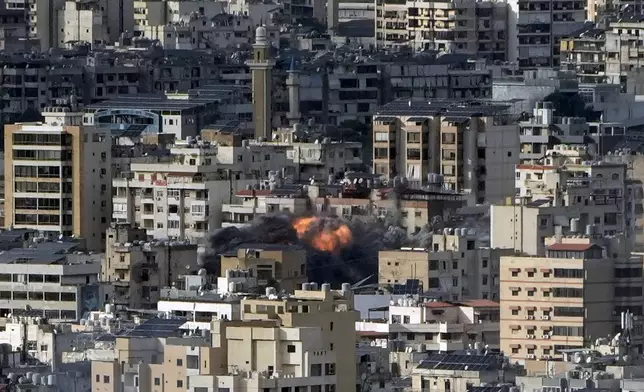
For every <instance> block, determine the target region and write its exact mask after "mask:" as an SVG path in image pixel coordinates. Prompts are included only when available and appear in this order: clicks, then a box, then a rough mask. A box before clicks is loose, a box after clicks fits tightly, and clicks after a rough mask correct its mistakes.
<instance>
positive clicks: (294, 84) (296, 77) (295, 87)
mask: <svg viewBox="0 0 644 392" xmlns="http://www.w3.org/2000/svg"><path fill="white" fill-rule="evenodd" d="M286 87H288V114H287V116H286V117H287V118H288V123H289V125H291V126H293V125H294V124H299V122H300V119H301V118H302V115H301V114H300V72H299V71H298V70H297V69H295V58H294V57H293V58H291V68H290V69H289V70H288V78H286Z"/></svg>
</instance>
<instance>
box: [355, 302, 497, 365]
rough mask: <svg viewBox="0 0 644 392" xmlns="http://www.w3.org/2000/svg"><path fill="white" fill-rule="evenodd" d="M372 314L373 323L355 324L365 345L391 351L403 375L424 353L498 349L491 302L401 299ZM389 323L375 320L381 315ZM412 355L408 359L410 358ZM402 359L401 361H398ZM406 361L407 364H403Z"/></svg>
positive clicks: (359, 322)
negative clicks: (479, 346)
mask: <svg viewBox="0 0 644 392" xmlns="http://www.w3.org/2000/svg"><path fill="white" fill-rule="evenodd" d="M392 302H393V304H391V305H390V306H388V307H385V308H384V309H376V310H374V311H373V319H375V320H369V319H367V320H363V321H358V322H356V331H358V335H359V336H360V338H361V340H362V341H371V342H372V344H373V345H376V346H382V347H389V348H390V349H391V351H392V355H391V357H390V358H391V362H392V364H393V363H396V364H397V365H398V366H400V368H399V372H400V374H401V375H404V374H408V373H409V372H411V370H412V368H413V365H412V364H413V363H414V362H416V360H415V358H416V356H414V355H411V352H417V353H420V355H422V354H423V353H425V352H442V353H445V352H453V351H461V350H465V349H467V348H468V346H469V345H473V344H475V343H476V342H479V343H480V344H483V345H486V346H488V347H489V348H498V347H499V304H498V302H494V301H490V300H473V301H466V302H461V303H458V302H441V301H435V300H434V301H427V300H425V301H418V300H417V299H414V298H401V299H398V300H397V301H396V302H394V301H392ZM378 311H381V313H385V315H386V316H385V317H386V320H382V319H376V317H379V312H378ZM387 312H388V314H387ZM407 354H409V355H407ZM399 357H400V358H399ZM401 358H405V359H404V360H402V361H401V360H400V359H401Z"/></svg>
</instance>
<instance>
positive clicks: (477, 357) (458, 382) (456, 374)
mask: <svg viewBox="0 0 644 392" xmlns="http://www.w3.org/2000/svg"><path fill="white" fill-rule="evenodd" d="M519 371H520V370H519V369H517V367H514V366H512V365H508V364H506V363H505V357H504V356H503V355H499V354H498V353H489V352H485V351H483V350H468V351H467V353H466V355H463V354H462V353H455V354H432V355H429V356H428V357H427V358H426V359H425V360H424V361H423V363H421V364H420V365H418V367H417V368H415V369H414V371H413V372H412V375H411V382H412V388H411V390H412V391H424V390H428V389H436V390H438V391H441V392H447V391H452V390H455V391H464V390H471V391H481V390H484V389H487V388H491V389H492V390H494V391H497V392H503V391H505V388H506V387H505V385H514V380H515V378H516V375H517V373H518V372H519Z"/></svg>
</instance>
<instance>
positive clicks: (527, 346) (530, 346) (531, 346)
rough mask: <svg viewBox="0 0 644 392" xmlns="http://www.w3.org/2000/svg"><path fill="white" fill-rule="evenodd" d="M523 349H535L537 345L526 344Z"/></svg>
mask: <svg viewBox="0 0 644 392" xmlns="http://www.w3.org/2000/svg"><path fill="white" fill-rule="evenodd" d="M525 347H526V348H537V345H536V344H526V345H525Z"/></svg>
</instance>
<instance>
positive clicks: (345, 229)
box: [293, 217, 353, 253]
mask: <svg viewBox="0 0 644 392" xmlns="http://www.w3.org/2000/svg"><path fill="white" fill-rule="evenodd" d="M319 221H320V218H318V217H309V218H299V219H296V220H295V222H293V227H294V228H295V230H296V231H297V236H298V237H299V238H303V237H304V236H309V235H310V236H311V239H310V241H311V246H313V247H314V248H315V249H317V250H321V251H325V252H331V253H337V252H339V251H340V250H341V249H342V248H344V247H345V246H347V245H348V244H349V243H350V242H351V240H352V239H353V234H352V233H351V229H349V226H347V225H345V224H341V225H340V226H338V227H337V228H330V227H325V228H323V229H322V230H321V231H319V232H315V230H314V225H315V224H316V223H318V222H319Z"/></svg>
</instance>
